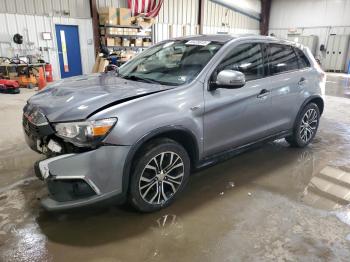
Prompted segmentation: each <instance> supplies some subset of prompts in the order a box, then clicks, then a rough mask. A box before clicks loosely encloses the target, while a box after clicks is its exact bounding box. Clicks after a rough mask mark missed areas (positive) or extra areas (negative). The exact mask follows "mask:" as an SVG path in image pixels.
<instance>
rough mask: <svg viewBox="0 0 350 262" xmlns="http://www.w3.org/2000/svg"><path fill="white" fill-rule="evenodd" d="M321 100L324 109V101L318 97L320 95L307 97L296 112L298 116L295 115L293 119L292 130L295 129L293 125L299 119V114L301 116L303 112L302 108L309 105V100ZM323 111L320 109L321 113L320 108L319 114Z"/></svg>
mask: <svg viewBox="0 0 350 262" xmlns="http://www.w3.org/2000/svg"><path fill="white" fill-rule="evenodd" d="M315 98H317V99H321V100H322V103H323V108H324V100H323V98H322V97H321V96H320V95H312V96H309V97H308V98H306V99H305V101H304V102H303V103H302V105H301V106H300V109H299V111H298V114H297V115H296V117H295V119H294V124H293V129H294V128H295V123H296V120H297V119H298V118H299V117H300V114H301V111H302V110H303V108H304V107H305V106H306V105H307V104H308V103H310V101H311V100H313V99H315ZM323 111H324V109H322V111H321V108H320V113H321V115H322V113H323Z"/></svg>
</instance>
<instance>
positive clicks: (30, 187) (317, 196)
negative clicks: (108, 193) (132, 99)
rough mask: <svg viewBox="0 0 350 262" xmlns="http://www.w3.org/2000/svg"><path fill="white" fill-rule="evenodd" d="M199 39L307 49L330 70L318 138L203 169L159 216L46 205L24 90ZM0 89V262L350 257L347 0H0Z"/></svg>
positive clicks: (349, 28) (282, 143)
mask: <svg viewBox="0 0 350 262" xmlns="http://www.w3.org/2000/svg"><path fill="white" fill-rule="evenodd" d="M149 2H152V3H154V4H153V6H152V7H151V6H150V7H149V8H148V9H147V10H146V9H144V10H146V12H142V11H140V10H141V9H142V7H140V6H138V7H137V6H136V7H135V5H136V4H135V3H138V4H139V5H141V4H142V3H143V4H144V5H148V4H149ZM116 13H118V14H119V16H118V15H117V16H115V14H116ZM122 14H123V15H122ZM147 14H148V16H147ZM197 34H254V35H259V34H261V35H269V36H272V37H276V38H281V39H287V40H289V41H294V42H298V43H301V44H303V45H305V46H307V47H308V48H309V49H310V51H311V52H312V54H313V55H314V57H315V58H316V59H317V61H318V62H319V63H320V65H321V67H322V69H323V70H324V71H325V72H326V74H327V80H326V87H325V96H324V100H325V110H324V113H323V115H322V118H321V122H320V126H319V130H318V133H317V135H316V137H315V139H314V141H313V142H312V143H311V144H310V145H309V146H308V147H305V148H303V149H300V148H291V147H289V145H288V144H287V143H286V142H285V140H284V139H281V140H276V141H274V142H271V143H268V144H265V145H263V146H260V147H258V148H255V149H252V150H249V151H248V152H245V153H243V154H240V155H238V156H235V157H234V158H231V159H229V160H226V161H224V162H221V163H219V164H217V165H215V166H212V167H208V168H205V169H202V170H199V171H196V172H194V173H193V174H192V175H191V178H190V180H189V184H188V186H187V187H186V189H185V191H184V192H183V194H182V195H181V197H179V198H178V199H177V201H176V202H174V203H173V204H172V205H171V206H170V207H167V208H165V209H162V210H160V211H158V212H155V213H149V214H141V213H139V212H135V211H133V210H132V209H130V208H129V207H128V206H116V205H109V206H103V207H95V208H90V209H89V208H88V209H84V210H79V211H78V212H76V211H75V212H74V211H69V212H68V211H67V212H57V213H50V212H47V211H45V210H43V209H42V207H41V206H40V199H41V198H42V197H43V196H45V195H46V194H47V189H46V188H45V187H44V185H43V183H42V181H39V180H38V179H37V178H36V177H35V174H34V169H33V163H34V162H35V161H38V160H40V159H43V158H44V156H43V155H40V154H38V153H35V152H33V151H32V150H31V149H30V148H29V147H28V146H27V145H26V143H25V141H24V136H23V131H22V114H23V111H22V109H23V107H24V105H25V104H26V101H27V99H29V97H31V96H32V95H34V94H36V93H37V92H38V91H40V90H45V88H47V86H48V85H50V84H52V83H56V82H59V81H61V79H64V78H67V77H72V76H78V75H82V74H91V73H98V74H100V73H101V74H104V71H105V68H107V67H108V64H109V63H110V61H113V62H114V63H115V64H116V65H117V66H122V65H123V64H124V63H125V62H127V61H128V60H130V59H132V58H133V57H134V56H135V55H137V54H138V53H140V52H142V51H144V50H146V49H147V48H149V47H150V46H151V45H153V44H155V43H158V42H160V41H163V40H166V39H171V38H176V37H181V36H190V35H197ZM0 90H1V93H0V110H1V113H0V114H1V118H0V119H1V120H2V121H1V124H0V127H1V129H0V152H1V153H0V261H349V258H350V206H349V204H350V158H349V156H350V0H297V1H293V0H240V1H229V0H158V1H151V0H149V1H147V0H144V1H142V0H139V1H137V0H135V1H131V0H129V1H126V0H61V1H54V0H26V1H22V0H0Z"/></svg>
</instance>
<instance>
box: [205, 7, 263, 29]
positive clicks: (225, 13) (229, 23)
mask: <svg viewBox="0 0 350 262" xmlns="http://www.w3.org/2000/svg"><path fill="white" fill-rule="evenodd" d="M203 32H204V33H205V34H215V33H217V32H228V33H230V34H241V33H252V34H259V21H258V20H256V19H253V18H250V17H248V16H245V15H243V14H241V13H238V12H235V11H233V10H230V9H228V8H225V7H223V6H221V5H218V4H216V3H213V2H211V1H209V0H205V1H204V28H203Z"/></svg>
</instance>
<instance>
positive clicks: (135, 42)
mask: <svg viewBox="0 0 350 262" xmlns="http://www.w3.org/2000/svg"><path fill="white" fill-rule="evenodd" d="M142 43H143V41H142V38H136V39H134V44H135V46H142Z"/></svg>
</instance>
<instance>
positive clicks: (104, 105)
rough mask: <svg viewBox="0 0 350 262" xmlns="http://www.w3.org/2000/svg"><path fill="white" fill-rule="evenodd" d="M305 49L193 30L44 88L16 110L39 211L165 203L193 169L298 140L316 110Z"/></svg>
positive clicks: (313, 67) (318, 100)
mask: <svg viewBox="0 0 350 262" xmlns="http://www.w3.org/2000/svg"><path fill="white" fill-rule="evenodd" d="M324 84H325V74H324V72H323V71H322V70H321V69H320V68H319V66H318V65H317V62H316V61H315V59H314V58H313V56H312V55H311V53H310V51H309V50H308V49H307V48H305V47H302V46H300V45H298V44H296V43H292V42H287V41H282V40H279V39H275V38H271V37H263V36H230V35H201V36H191V37H184V38H178V39H173V40H167V41H163V42H161V43H158V44H156V45H154V46H152V47H151V48H149V49H147V50H146V51H144V52H142V53H141V54H139V55H138V56H136V57H135V58H134V59H132V60H131V61H129V62H128V63H126V64H124V65H123V66H122V67H120V68H119V70H118V71H111V72H107V73H100V74H92V75H84V76H79V77H73V78H69V79H65V80H61V81H57V82H55V83H53V84H52V85H51V86H49V87H48V88H46V89H44V90H43V91H41V92H39V93H38V94H36V95H34V96H33V97H31V98H30V99H29V100H28V102H27V104H26V106H25V107H24V110H23V111H24V115H23V128H24V133H25V137H26V141H27V143H28V145H29V146H30V147H31V148H32V149H33V150H35V151H37V152H40V153H43V154H45V155H47V156H48V158H47V159H45V160H42V161H39V162H37V163H36V164H35V165H34V166H35V172H36V175H37V176H38V177H39V178H40V179H42V180H44V181H45V182H46V184H47V186H48V191H49V196H48V198H46V199H43V200H42V205H43V206H44V208H46V209H47V210H62V209H67V208H75V207H81V206H86V205H91V204H96V203H101V201H105V200H107V199H108V200H112V202H113V203H122V202H125V201H128V202H129V203H131V204H132V205H133V206H134V207H135V208H136V209H138V210H140V211H143V212H151V211H155V210H158V209H160V208H163V207H166V206H168V205H169V204H171V203H172V202H173V201H174V200H175V198H176V197H178V196H179V195H180V193H181V191H182V190H183V189H184V187H185V185H186V183H187V181H188V178H189V175H190V173H191V171H192V170H195V169H198V168H201V167H204V166H208V165H211V164H213V163H216V162H218V161H220V160H224V159H227V158H228V157H230V156H233V155H235V154H237V153H238V152H242V151H244V150H246V149H247V148H249V147H251V146H253V145H256V144H260V143H262V142H266V141H272V140H275V139H280V138H285V139H286V140H287V141H288V143H289V144H291V145H292V146H296V147H304V146H306V145H307V144H309V143H310V142H311V141H312V139H313V138H314V136H315V134H316V131H317V128H318V124H319V119H320V116H321V114H322V111H323V108H324V102H323V99H322V93H323V91H324Z"/></svg>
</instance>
